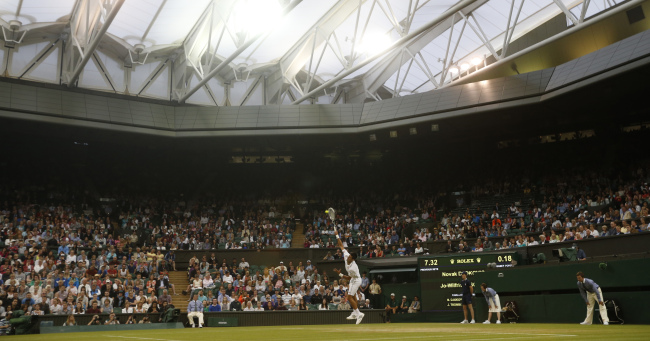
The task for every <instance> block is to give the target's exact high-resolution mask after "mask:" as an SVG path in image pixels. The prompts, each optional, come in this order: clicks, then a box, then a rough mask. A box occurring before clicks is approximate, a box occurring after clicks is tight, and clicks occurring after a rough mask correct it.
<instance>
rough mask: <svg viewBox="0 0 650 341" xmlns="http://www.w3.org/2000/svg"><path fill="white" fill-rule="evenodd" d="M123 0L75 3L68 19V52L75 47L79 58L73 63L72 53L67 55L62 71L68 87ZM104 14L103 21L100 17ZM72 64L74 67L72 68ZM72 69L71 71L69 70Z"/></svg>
mask: <svg viewBox="0 0 650 341" xmlns="http://www.w3.org/2000/svg"><path fill="white" fill-rule="evenodd" d="M123 4H124V0H114V1H111V0H105V1H102V2H97V1H92V0H82V1H79V2H78V3H77V6H75V10H74V13H73V17H72V19H71V20H70V29H71V31H70V40H71V41H69V42H68V45H69V46H70V47H71V48H70V49H69V50H68V52H70V53H73V54H76V52H75V51H74V48H73V47H72V46H73V45H74V46H76V47H77V49H78V53H79V55H80V56H81V60H80V61H79V62H78V63H76V65H73V64H75V63H74V61H75V60H76V58H74V55H68V58H70V59H69V60H68V63H67V67H68V68H67V71H66V72H64V76H65V82H66V83H67V84H68V87H72V86H74V84H75V83H76V82H77V79H79V75H81V72H82V71H83V69H84V67H85V66H86V64H87V63H88V61H89V60H90V59H91V58H92V56H93V53H95V49H97V46H98V45H99V42H100V41H101V40H102V38H103V37H104V35H105V34H106V31H108V28H109V27H110V26H111V23H112V22H113V19H115V17H116V16H117V13H118V12H119V11H120V8H121V7H122V5H123ZM105 12H108V14H106V15H105V18H104V20H103V22H102V21H101V18H102V17H103V14H104V13H105ZM72 66H74V68H72ZM70 70H72V71H70Z"/></svg>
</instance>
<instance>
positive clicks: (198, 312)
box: [187, 295, 203, 328]
mask: <svg viewBox="0 0 650 341" xmlns="http://www.w3.org/2000/svg"><path fill="white" fill-rule="evenodd" d="M194 317H198V318H199V328H203V304H202V303H201V302H200V301H199V300H198V299H197V295H192V299H191V300H190V303H189V304H188V305H187V319H188V320H189V322H190V325H191V326H192V328H196V326H195V325H194Z"/></svg>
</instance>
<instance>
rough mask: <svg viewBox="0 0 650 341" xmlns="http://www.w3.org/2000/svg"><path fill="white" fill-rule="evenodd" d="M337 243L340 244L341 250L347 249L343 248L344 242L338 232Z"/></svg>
mask: <svg viewBox="0 0 650 341" xmlns="http://www.w3.org/2000/svg"><path fill="white" fill-rule="evenodd" d="M336 243H337V244H338V246H339V248H340V249H341V250H345V247H344V246H343V242H342V241H341V237H340V236H339V233H338V231H337V232H336Z"/></svg>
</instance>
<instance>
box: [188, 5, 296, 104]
mask: <svg viewBox="0 0 650 341" xmlns="http://www.w3.org/2000/svg"><path fill="white" fill-rule="evenodd" d="M300 2H301V1H300V0H296V1H293V2H292V3H290V4H289V5H288V6H287V7H285V8H284V11H283V15H285V14H286V13H288V12H290V11H291V10H293V9H294V8H295V7H296V6H297V5H298V4H299V3H300ZM270 31H271V30H267V31H265V32H261V33H258V34H257V35H255V36H253V37H251V38H249V39H248V40H247V41H246V42H244V43H243V44H242V45H241V46H239V48H237V50H235V51H234V52H233V53H232V54H231V55H230V56H229V57H227V58H225V59H224V60H223V61H221V63H219V65H217V66H216V67H215V68H214V69H212V70H210V71H209V72H208V73H207V74H205V75H203V76H202V79H201V80H200V81H199V83H198V84H196V85H195V86H194V87H192V88H191V89H189V90H187V91H186V92H185V93H184V94H183V95H182V96H178V97H179V98H178V102H179V103H185V101H187V99H188V98H190V97H191V96H192V95H193V94H194V93H195V92H197V91H198V90H199V89H200V88H201V87H202V86H204V85H205V84H206V83H208V81H209V80H210V79H212V78H213V77H214V76H216V75H217V74H218V73H219V72H221V70H223V69H224V68H226V67H227V66H229V65H230V63H231V62H232V61H233V60H234V59H235V58H237V57H238V56H239V55H240V54H242V53H243V52H244V51H246V50H247V49H248V48H249V47H250V46H251V45H252V44H253V43H255V42H256V41H257V40H258V39H260V38H261V37H263V36H266V35H267V34H268V33H269V32H270ZM186 56H191V55H189V54H188V53H186ZM199 58H200V56H199ZM199 61H200V60H199Z"/></svg>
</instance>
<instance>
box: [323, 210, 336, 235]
mask: <svg viewBox="0 0 650 341" xmlns="http://www.w3.org/2000/svg"><path fill="white" fill-rule="evenodd" d="M325 213H327V215H329V217H330V220H331V221H332V225H333V226H334V233H336V234H338V231H336V224H335V223H334V219H335V218H336V210H335V209H333V208H331V207H330V208H328V209H327V210H325Z"/></svg>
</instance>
